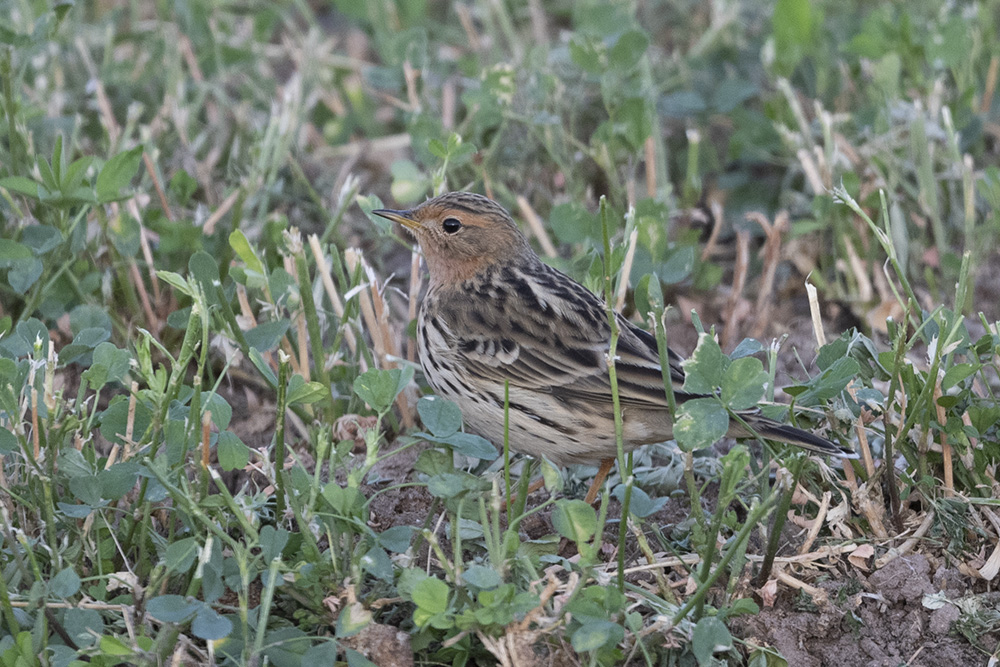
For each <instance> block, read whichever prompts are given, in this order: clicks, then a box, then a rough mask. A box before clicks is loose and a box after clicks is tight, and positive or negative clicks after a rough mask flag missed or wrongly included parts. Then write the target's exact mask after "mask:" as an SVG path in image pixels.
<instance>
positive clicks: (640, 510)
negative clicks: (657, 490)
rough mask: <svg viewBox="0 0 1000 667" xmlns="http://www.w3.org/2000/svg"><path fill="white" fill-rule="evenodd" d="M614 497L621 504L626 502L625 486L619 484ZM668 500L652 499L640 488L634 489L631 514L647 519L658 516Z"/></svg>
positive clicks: (630, 508) (613, 493)
mask: <svg viewBox="0 0 1000 667" xmlns="http://www.w3.org/2000/svg"><path fill="white" fill-rule="evenodd" d="M612 495H613V496H614V497H615V498H617V499H618V500H619V502H622V503H624V502H625V485H624V484H619V485H618V486H616V487H615V490H614V491H613V492H612ZM667 500H668V499H667V498H656V499H653V498H650V497H649V494H647V493H646V492H645V491H643V490H642V489H640V488H639V487H638V486H633V487H632V497H631V499H630V502H629V512H631V513H632V514H634V515H636V516H637V517H639V518H645V517H647V516H651V515H653V514H656V513H657V512H659V511H660V510H661V509H663V506H664V505H666V504H667Z"/></svg>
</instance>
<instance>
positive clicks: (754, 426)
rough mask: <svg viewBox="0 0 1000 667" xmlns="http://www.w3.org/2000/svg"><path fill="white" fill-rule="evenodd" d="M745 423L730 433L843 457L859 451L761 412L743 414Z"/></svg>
mask: <svg viewBox="0 0 1000 667" xmlns="http://www.w3.org/2000/svg"><path fill="white" fill-rule="evenodd" d="M740 417H741V418H742V421H743V424H734V426H733V428H732V429H730V435H731V436H736V437H742V438H746V437H760V438H764V439H766V440H775V441H777V442H784V443H786V444H789V445H795V446H796V447H801V448H802V449H807V450H809V451H813V452H818V453H821V454H826V455H828V456H837V457H839V458H842V459H856V458H858V453H857V452H855V451H853V450H850V449H847V448H846V447H841V446H840V445H838V444H836V443H835V442H832V441H830V440H827V439H826V438H823V437H820V436H818V435H816V434H815V433H810V432H809V431H803V430H802V429H800V428H795V427H794V426H789V425H788V424H782V423H781V422H776V421H774V420H773V419H768V418H767V417H764V416H762V415H760V414H741V415H740Z"/></svg>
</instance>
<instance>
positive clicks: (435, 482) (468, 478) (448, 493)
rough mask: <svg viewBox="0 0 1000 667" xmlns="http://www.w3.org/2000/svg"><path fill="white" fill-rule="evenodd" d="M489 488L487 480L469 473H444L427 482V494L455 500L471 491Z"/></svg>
mask: <svg viewBox="0 0 1000 667" xmlns="http://www.w3.org/2000/svg"><path fill="white" fill-rule="evenodd" d="M487 488H489V482H487V481H486V480H485V479H482V478H480V477H477V476H475V475H470V474H469V473H467V472H462V471H459V472H443V473H439V474H437V475H434V476H433V477H431V478H430V479H428V480H427V492H428V493H430V494H431V495H432V496H434V497H435V498H454V497H456V496H459V495H461V494H463V493H467V492H469V491H484V490H486V489H487Z"/></svg>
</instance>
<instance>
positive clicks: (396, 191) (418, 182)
mask: <svg viewBox="0 0 1000 667" xmlns="http://www.w3.org/2000/svg"><path fill="white" fill-rule="evenodd" d="M431 143H437V144H441V142H440V141H437V140H436V139H435V140H433V141H432V142H431ZM441 148H442V150H443V148H444V147H443V146H442V147H441ZM441 157H444V156H443V155H442V156H441ZM391 171H392V185H391V186H390V188H389V189H390V191H391V192H392V196H393V198H394V199H395V200H396V201H398V202H400V203H403V204H412V203H415V202H417V201H419V200H420V199H421V198H422V197H423V196H424V194H425V193H426V192H427V188H428V187H430V180H429V179H428V178H427V176H426V175H424V173H423V172H421V171H420V168H419V167H418V166H417V165H415V164H414V163H413V162H411V161H410V160H396V161H395V162H393V163H392V167H391Z"/></svg>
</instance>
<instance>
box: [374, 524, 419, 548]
mask: <svg viewBox="0 0 1000 667" xmlns="http://www.w3.org/2000/svg"><path fill="white" fill-rule="evenodd" d="M413 530H414V529H413V527H412V526H393V527H392V528H388V529H386V530H385V531H383V532H381V533H379V534H378V535H377V536H376V539H377V540H378V543H379V544H380V545H382V546H383V547H384V548H385V549H388V550H389V551H391V552H393V553H403V552H404V551H406V550H407V549H409V548H410V540H411V539H413Z"/></svg>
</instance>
